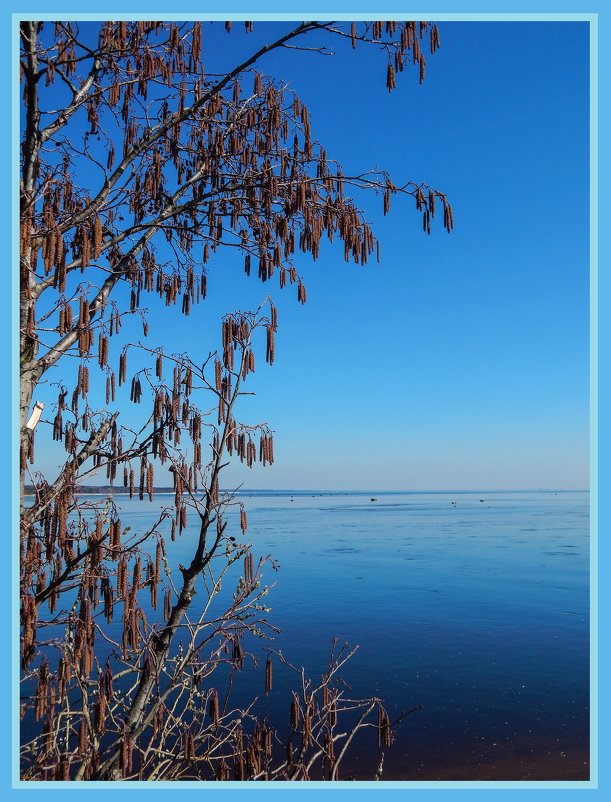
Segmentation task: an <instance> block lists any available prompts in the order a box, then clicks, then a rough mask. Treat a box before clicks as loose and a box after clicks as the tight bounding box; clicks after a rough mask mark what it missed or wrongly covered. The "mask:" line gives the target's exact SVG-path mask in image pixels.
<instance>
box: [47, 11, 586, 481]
mask: <svg viewBox="0 0 611 802" xmlns="http://www.w3.org/2000/svg"><path fill="white" fill-rule="evenodd" d="M266 27H267V26H266V24H265V23H256V24H255V32H254V34H251V35H250V36H246V35H244V34H243V33H242V31H241V30H240V29H239V26H236V27H235V30H234V32H232V34H231V35H229V36H227V35H226V34H225V32H224V30H222V26H219V29H218V31H217V30H215V29H211V28H210V27H206V29H205V32H204V48H206V46H208V47H209V50H208V53H207V54H206V50H204V62H205V64H206V67H207V70H208V71H209V72H216V71H220V70H222V69H223V68H224V66H229V65H230V64H232V63H234V61H235V55H236V53H238V54H242V53H243V52H244V49H245V48H248V50H249V51H250V50H251V49H253V50H254V48H255V46H256V44H257V43H258V42H259V41H264V40H265V39H266V37H267V31H266ZM440 31H441V43H442V46H441V49H440V50H439V51H438V52H437V53H436V54H435V56H432V57H428V59H427V60H428V65H427V76H426V80H425V82H424V83H423V84H422V86H420V85H419V84H418V79H417V75H415V74H410V73H409V72H407V73H404V74H403V75H401V76H399V79H398V87H397V89H396V90H395V92H393V93H392V94H390V95H389V94H388V92H386V90H385V85H384V84H385V59H384V56H383V55H382V54H376V53H374V52H372V51H368V50H367V49H366V48H359V49H357V51H356V52H353V51H352V50H351V49H350V48H349V47H347V48H338V49H337V53H336V55H335V56H333V57H323V56H320V55H317V54H313V53H302V52H296V51H287V52H284V53H283V54H281V56H279V57H278V56H274V57H269V58H268V59H267V60H266V61H264V62H262V68H263V69H264V70H265V71H267V72H269V73H270V74H272V75H274V76H275V77H278V78H283V79H286V80H287V81H289V82H290V83H291V84H292V86H293V87H294V88H295V90H296V92H297V93H298V95H299V96H300V98H301V99H302V100H303V101H305V102H306V104H307V105H308V107H309V110H310V116H311V122H312V131H313V136H314V137H315V138H316V139H318V140H320V141H321V142H322V143H323V144H324V146H325V148H326V150H327V154H328V156H329V157H330V158H337V159H338V160H339V161H341V162H342V164H343V165H344V171H345V172H346V173H348V172H349V171H351V170H358V171H359V172H360V171H363V170H366V169H368V168H370V167H375V166H379V167H382V168H385V169H388V170H389V171H390V172H391V173H392V175H393V176H394V180H395V183H401V182H403V181H406V180H409V179H413V180H416V181H421V180H422V181H426V182H427V183H429V184H432V185H433V186H436V187H437V188H439V189H441V190H443V191H445V192H447V194H448V196H449V199H450V201H451V202H452V205H453V209H454V216H455V222H456V227H455V229H454V231H453V233H452V234H451V235H449V236H448V235H447V234H446V232H445V231H444V230H443V228H442V226H441V225H440V224H438V225H434V226H433V230H432V234H431V236H430V237H427V236H425V235H424V234H423V233H422V228H421V219H420V216H419V215H418V214H417V213H416V212H415V209H414V207H413V205H412V204H410V203H406V202H403V203H402V202H400V201H399V200H398V199H393V205H392V212H391V214H390V215H389V216H387V217H386V218H383V216H382V214H381V198H377V199H376V198H372V197H369V198H367V197H358V201H359V203H360V205H361V206H362V208H364V210H365V211H366V213H367V216H368V218H369V221H370V222H371V223H372V225H373V228H374V232H375V233H376V234H377V235H378V237H379V239H380V240H381V245H382V262H381V264H379V265H377V264H375V262H372V263H370V264H369V265H368V266H366V267H364V268H362V267H357V266H354V265H348V264H346V263H345V262H344V260H343V249H342V248H341V246H340V247H339V248H338V247H333V246H328V247H323V249H322V253H321V257H320V258H319V260H318V261H317V262H316V263H312V262H311V259H310V258H309V257H303V258H302V259H301V261H300V262H299V263H298V269H299V270H300V272H301V273H302V275H303V276H304V278H305V282H306V286H307V290H308V303H307V304H306V306H305V307H301V306H300V305H299V304H298V303H297V300H296V292H295V290H294V287H293V288H290V287H289V288H287V289H285V290H284V291H282V292H281V291H280V290H279V288H278V287H275V288H274V291H273V294H274V298H275V300H276V303H277V305H278V308H279V324H280V327H279V331H278V335H277V346H276V362H275V364H274V366H273V368H271V369H270V368H268V367H267V366H264V363H263V359H262V358H260V359H259V362H258V364H259V365H260V366H261V367H260V368H258V370H257V372H256V374H255V377H254V379H253V383H252V389H255V390H256V392H257V396H256V397H254V398H245V399H244V400H243V405H242V408H241V410H242V412H241V417H242V419H243V420H244V421H245V422H249V423H255V422H259V421H267V422H269V424H270V426H271V427H272V429H273V430H274V431H275V451H276V464H275V465H274V466H273V467H272V468H266V469H265V470H262V469H257V470H255V471H254V472H253V473H246V472H245V470H244V469H243V468H242V467H241V466H239V464H238V466H236V467H235V468H234V467H230V468H229V469H228V470H227V474H226V478H225V484H226V485H233V484H238V483H241V482H244V483H246V484H247V485H248V486H251V487H276V488H298V487H303V488H320V489H325V488H329V489H332V488H336V489H348V488H353V489H379V490H383V489H408V490H409V489H428V490H430V489H457V490H458V489H471V488H473V489H492V488H498V489H502V488H505V489H514V488H566V489H574V488H584V487H587V486H588V403H589V402H588V346H589V344H588V330H589V323H588V314H589V310H588V298H589V282H588V275H589V249H588V225H589V220H588V197H589V194H588V193H589V187H588V160H589V152H588V137H589V134H588V115H589V102H588V97H589V86H588V71H589V63H588V36H589V33H588V26H587V24H586V23H565V22H551V23H541V22H536V23H535V22H533V23H517V22H516V23H486V22H477V23H474V22H472V23H456V22H445V23H442V24H440ZM210 268H211V270H210V274H209V280H208V287H209V297H208V299H207V301H206V303H205V304H204V305H203V306H202V307H200V309H199V310H198V311H197V313H196V314H195V315H192V316H191V317H190V318H188V319H186V320H184V319H183V318H182V317H181V316H180V314H179V313H178V311H176V312H174V311H172V312H170V313H169V315H168V314H166V310H165V309H163V310H160V311H155V310H154V309H153V307H151V313H150V321H151V325H150V328H151V336H150V337H149V340H150V343H149V344H150V345H156V344H161V343H163V344H164V346H165V348H166V350H168V351H171V350H183V349H184V348H185V347H186V344H188V346H189V350H191V351H195V352H197V351H198V350H199V351H201V353H202V354H203V355H205V354H206V353H207V352H208V351H209V350H210V349H213V348H214V347H216V345H217V343H218V336H219V332H220V324H219V319H220V315H221V314H222V312H224V311H228V310H229V309H231V308H253V307H255V306H256V305H257V304H258V302H259V301H260V300H261V299H262V298H263V297H264V295H265V291H266V290H267V289H268V287H267V286H266V287H263V286H262V285H260V284H259V283H258V282H257V281H256V280H255V279H254V278H253V279H251V280H247V279H246V278H245V277H244V276H243V273H242V267H241V263H238V262H237V261H236V262H233V261H232V260H231V259H230V258H229V257H227V256H225V255H224V254H223V253H222V250H221V251H220V252H219V254H218V255H217V257H216V261H212V262H211V264H210ZM264 290H265V291H264ZM47 459H48V461H49V465H51V464H52V463H53V461H54V459H53V454H52V453H51V452H50V453H49V455H48V457H47ZM55 461H56V460H55Z"/></svg>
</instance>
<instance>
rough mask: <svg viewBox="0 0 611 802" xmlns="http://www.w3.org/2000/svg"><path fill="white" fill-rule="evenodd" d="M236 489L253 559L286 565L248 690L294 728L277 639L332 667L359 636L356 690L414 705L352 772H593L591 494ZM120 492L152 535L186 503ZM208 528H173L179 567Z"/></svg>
mask: <svg viewBox="0 0 611 802" xmlns="http://www.w3.org/2000/svg"><path fill="white" fill-rule="evenodd" d="M236 500H237V501H241V502H242V503H243V504H244V508H245V510H246V513H247V517H248V531H247V535H246V539H248V540H250V541H251V542H252V548H253V554H254V563H255V566H256V565H257V563H258V560H259V557H264V558H267V557H270V558H271V559H272V560H273V563H272V562H268V563H267V564H266V566H265V567H264V575H263V583H264V584H266V585H269V586H270V591H269V594H268V596H267V597H266V598H265V604H266V605H268V606H269V608H271V609H270V612H269V614H267V616H266V617H267V619H268V620H269V622H270V623H271V624H272V625H273V629H271V630H269V631H268V633H267V634H268V635H269V639H258V638H256V637H254V636H252V638H251V640H250V642H249V641H246V645H247V647H248V648H247V651H248V652H250V653H251V655H252V656H251V657H248V658H247V661H246V665H245V668H244V670H243V671H242V672H240V674H241V676H240V677H239V681H236V683H235V687H234V690H233V691H232V693H233V694H234V702H235V703H239V702H240V701H244V702H246V701H249V700H250V699H252V698H253V697H254V696H256V697H258V701H257V709H258V711H259V712H260V714H261V715H262V716H263V715H264V716H266V717H267V718H268V719H269V720H270V722H271V723H272V725H273V726H275V727H277V728H278V731H279V734H281V735H282V734H284V732H285V731H286V730H287V727H288V721H289V705H290V701H291V691H292V690H293V689H296V688H297V687H298V683H299V682H300V677H299V674H298V673H297V672H294V671H292V670H290V669H288V668H287V667H286V666H285V665H283V664H282V663H281V661H280V660H278V659H277V657H274V678H273V688H272V691H271V693H270V694H269V696H267V697H266V696H264V694H263V685H264V662H265V657H266V654H267V650H268V649H272V650H274V652H278V651H281V653H282V655H283V656H284V657H285V658H286V660H287V661H288V662H290V663H291V664H292V665H293V666H295V667H296V668H301V667H303V668H304V670H305V674H306V676H309V677H311V678H312V679H313V680H317V679H318V678H319V677H320V675H321V674H322V673H323V672H324V671H325V669H326V667H327V666H328V662H329V654H330V650H331V648H332V645H333V643H335V649H336V650H339V649H341V648H342V647H343V646H344V644H346V645H347V646H346V648H348V649H350V648H352V647H358V649H357V650H356V651H355V653H354V654H353V656H352V657H351V659H350V660H349V661H348V662H347V663H346V664H345V666H343V668H342V672H341V673H342V679H343V682H344V685H343V686H342V687H343V689H344V690H343V693H344V696H345V697H346V698H352V699H357V698H369V697H373V696H375V697H378V698H380V699H383V700H384V706H385V708H386V710H387V711H388V713H389V717H390V719H391V721H394V720H396V719H398V718H400V717H401V716H402V714H403V713H404V712H406V711H412V712H410V713H409V714H408V715H406V716H404V717H403V718H402V719H401V721H400V723H399V724H398V725H397V726H396V727H395V728H394V743H393V744H392V745H391V746H390V747H389V748H384V749H383V750H380V748H379V747H378V742H377V738H376V735H375V731H374V730H373V729H372V730H369V731H364V732H363V733H361V734H360V736H359V737H358V738H356V739H355V741H354V742H353V744H352V748H351V750H350V752H349V753H348V755H347V756H346V758H345V759H344V762H343V764H342V772H341V778H342V779H355V780H370V779H374V777H375V774H376V770H377V769H378V767H379V765H380V761H381V751H383V753H384V755H383V771H382V781H383V780H583V779H588V778H589V734H590V720H589V715H590V707H589V685H590V659H589V653H590V642H589V637H590V622H589V598H590V591H589V586H590V583H589V570H590V557H589V553H590V546H589V494H588V493H587V492H555V491H545V492H498V491H495V492H428V493H424V492H419V493H416V492H414V493H386V492H384V493H382V492H345V491H341V492H328V491H315V490H312V491H242V492H241V493H239V494H238V495H237V496H236ZM113 501H114V502H115V504H116V505H117V507H118V509H119V511H120V514H121V520H122V524H123V526H124V527H125V526H130V527H132V531H134V532H138V531H144V529H145V528H146V527H149V526H151V525H152V524H153V523H154V522H155V521H156V520H157V519H158V517H159V514H160V511H161V510H162V508H163V507H164V506H169V505H170V504H171V501H172V498H171V497H169V496H167V495H157V496H155V498H154V500H153V501H152V502H149V501H143V502H140V501H138V500H136V499H134V500H130V499H129V498H128V497H126V496H123V495H115V496H114V499H113ZM238 520H239V519H238V514H237V509H236V510H235V511H234V512H233V513H232V514H231V515H230V516H229V527H230V528H231V527H234V529H235V530H237V531H234V535H235V536H236V537H237V539H238V540H239V541H242V540H243V538H242V536H241V533H240V531H239V526H238ZM197 531H198V530H197V522H196V521H195V520H194V519H190V520H189V523H188V526H187V529H186V530H185V531H184V532H183V534H182V535H181V536H180V537H177V539H176V541H175V542H173V543H172V542H170V541H169V539H168V557H169V563H170V566H172V567H173V570H176V569H177V566H178V564H179V563H182V564H187V563H188V562H189V561H190V556H189V555H190V554H191V553H192V550H193V543H194V541H195V539H196V537H197ZM228 533H229V530H228ZM237 568H238V566H236V569H237ZM239 573H240V571H237V573H236V574H235V575H234V576H233V577H232V575H231V574H229V576H228V577H227V578H226V580H225V582H226V583H227V584H228V587H229V589H231V588H232V587H235V582H237V580H238V575H239ZM232 583H233V585H232ZM203 601H204V598H203V594H202V596H201V600H198V596H196V597H195V600H194V605H195V606H197V604H199V603H203ZM147 613H149V614H150V615H151V617H152V618H153V619H154V615H155V614H154V613H152V612H150V611H147ZM276 630H278V631H276Z"/></svg>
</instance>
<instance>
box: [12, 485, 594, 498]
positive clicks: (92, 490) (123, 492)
mask: <svg viewBox="0 0 611 802" xmlns="http://www.w3.org/2000/svg"><path fill="white" fill-rule="evenodd" d="M222 492H226V493H233V494H234V495H237V496H245V495H264V494H265V495H287V496H290V495H295V496H297V495H316V496H335V495H338V494H340V493H341V494H344V495H350V496H355V495H356V496H358V495H370V494H371V493H375V494H377V495H380V496H384V495H386V496H390V495H411V496H413V495H423V496H425V495H445V494H451V495H463V496H464V495H470V494H480V495H482V494H485V493H589V492H590V490H589V488H582V489H576V490H564V489H556V488H551V489H550V488H535V489H533V488H524V489H519V490H503V489H502V488H501V489H492V488H488V489H484V490H482V489H481V488H474V489H473V490H452V489H450V490H375V489H373V490H317V489H309V488H299V489H297V488H291V489H288V490H284V489H281V488H269V489H267V488H240V489H238V490H234V489H227V488H225V489H224V490H223V491H222ZM174 493H175V491H174V488H173V487H168V486H164V487H156V488H154V494H155V495H160V496H163V495H174ZM77 494H78V495H82V496H127V495H129V488H128V487H123V485H117V486H115V485H83V486H81V487H79V488H78V490H77ZM24 495H25V496H33V495H34V488H33V486H32V485H26V486H25V488H24ZM134 495H138V492H137V491H136V493H135V494H134Z"/></svg>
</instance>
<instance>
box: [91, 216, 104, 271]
mask: <svg viewBox="0 0 611 802" xmlns="http://www.w3.org/2000/svg"><path fill="white" fill-rule="evenodd" d="M101 249H102V221H101V219H100V218H99V217H98V216H97V215H96V218H95V223H94V224H93V258H94V259H95V260H97V259H99V258H100V252H101Z"/></svg>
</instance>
